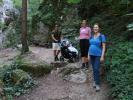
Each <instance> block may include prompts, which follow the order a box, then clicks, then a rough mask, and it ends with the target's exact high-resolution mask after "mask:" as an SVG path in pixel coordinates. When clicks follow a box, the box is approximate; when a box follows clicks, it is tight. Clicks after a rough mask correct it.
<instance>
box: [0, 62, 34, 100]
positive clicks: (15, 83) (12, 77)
mask: <svg viewBox="0 0 133 100" xmlns="http://www.w3.org/2000/svg"><path fill="white" fill-rule="evenodd" d="M17 62H18V61H17ZM18 67H19V64H16V62H14V63H12V64H11V65H10V66H7V65H5V66H4V67H2V68H0V79H1V80H3V83H4V88H3V90H4V94H5V96H6V97H7V98H8V100H12V99H11V98H13V96H20V95H21V94H24V93H26V92H27V91H28V89H30V88H31V87H33V86H34V85H35V81H34V80H33V79H32V77H30V75H29V74H28V73H26V72H24V71H23V70H20V69H17V68H18Z"/></svg>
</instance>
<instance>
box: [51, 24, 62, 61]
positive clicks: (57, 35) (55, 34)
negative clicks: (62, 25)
mask: <svg viewBox="0 0 133 100" xmlns="http://www.w3.org/2000/svg"><path fill="white" fill-rule="evenodd" d="M51 37H52V40H53V43H52V48H53V51H54V60H55V61H58V60H59V59H58V55H59V53H60V41H61V32H60V31H59V27H58V25H55V27H54V29H53V31H52V34H51Z"/></svg>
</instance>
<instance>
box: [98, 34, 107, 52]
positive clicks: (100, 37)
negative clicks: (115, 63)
mask: <svg viewBox="0 0 133 100" xmlns="http://www.w3.org/2000/svg"><path fill="white" fill-rule="evenodd" d="M102 35H103V34H100V36H99V40H100V42H101V47H102ZM106 52H107V45H106V46H105V53H106Z"/></svg>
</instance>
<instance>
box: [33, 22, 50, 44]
mask: <svg viewBox="0 0 133 100" xmlns="http://www.w3.org/2000/svg"><path fill="white" fill-rule="evenodd" d="M37 26H38V28H37V34H35V35H34V36H33V41H32V42H33V44H35V45H38V46H43V47H49V46H50V44H49V36H50V35H49V34H48V33H49V28H48V27H47V26H46V25H44V24H43V23H42V22H40V23H38V25H37Z"/></svg>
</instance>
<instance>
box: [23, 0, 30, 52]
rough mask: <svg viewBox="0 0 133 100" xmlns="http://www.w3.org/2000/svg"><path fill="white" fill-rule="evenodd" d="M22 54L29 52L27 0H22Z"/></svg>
mask: <svg viewBox="0 0 133 100" xmlns="http://www.w3.org/2000/svg"><path fill="white" fill-rule="evenodd" d="M21 17H22V54H24V53H26V52H28V51H29V47H28V41H27V0H22V15H21Z"/></svg>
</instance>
